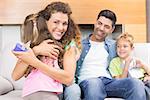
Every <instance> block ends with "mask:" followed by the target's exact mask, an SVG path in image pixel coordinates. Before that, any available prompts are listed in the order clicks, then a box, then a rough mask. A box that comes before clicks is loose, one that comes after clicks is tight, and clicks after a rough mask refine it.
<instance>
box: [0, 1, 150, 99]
mask: <svg viewBox="0 0 150 100" xmlns="http://www.w3.org/2000/svg"><path fill="white" fill-rule="evenodd" d="M52 1H57V0H5V1H0V76H2V77H4V78H6V80H5V82H4V84H5V85H2V86H4V87H6V89H2V88H1V87H0V100H21V99H20V95H21V94H20V91H19V92H18V91H15V93H13V92H12V93H10V92H11V91H12V90H14V88H15V89H17V90H21V88H22V81H24V79H22V80H20V81H19V82H14V81H12V79H10V78H11V77H10V73H11V70H12V68H9V67H13V65H14V63H15V60H16V58H15V57H14V56H13V55H12V54H11V50H12V48H13V46H14V44H15V43H17V42H21V32H22V23H23V20H24V18H25V17H26V15H28V14H30V13H36V12H37V11H39V9H41V8H43V7H45V5H47V4H48V3H50V2H52ZM61 1H65V2H68V3H69V4H70V6H71V8H72V11H73V15H72V17H73V18H74V19H75V21H76V23H77V24H78V25H79V28H80V30H81V32H82V39H84V38H85V37H86V36H87V35H88V34H90V33H91V32H92V30H93V24H94V22H95V19H96V18H95V17H96V15H97V14H98V12H99V11H100V10H101V9H111V10H113V11H114V12H115V13H116V14H117V17H118V20H117V25H116V29H115V30H114V32H113V34H112V35H110V36H109V37H110V38H112V39H115V38H116V37H117V36H118V35H119V34H121V33H123V32H129V33H130V34H132V35H133V36H134V38H135V43H136V48H137V50H136V51H134V55H135V56H137V57H141V58H142V59H143V60H145V61H146V63H147V64H149V65H150V0H121V1H118V0H112V1H110V0H82V1H80V2H79V1H77V0H61ZM87 33H88V34H87ZM10 57H11V58H10ZM4 67H8V68H4ZM7 70H8V73H7ZM4 74H7V75H6V76H5V75H4ZM8 74H9V75H8ZM2 80H3V79H1V77H0V86H1V83H2V82H1V81H2ZM6 81H9V82H12V83H9V82H6ZM12 84H13V86H12ZM6 85H8V87H7V86H6ZM1 89H2V90H1ZM7 93H10V94H7ZM4 94H7V95H4ZM16 95H17V96H16ZM2 96H3V97H2ZM18 96H19V97H18ZM10 98H15V99H10ZM106 100H122V99H106Z"/></svg>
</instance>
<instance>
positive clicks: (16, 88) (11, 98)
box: [0, 43, 150, 100]
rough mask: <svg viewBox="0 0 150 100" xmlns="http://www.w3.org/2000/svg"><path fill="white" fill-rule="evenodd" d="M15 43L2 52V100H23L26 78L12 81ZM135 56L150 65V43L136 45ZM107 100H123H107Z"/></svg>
mask: <svg viewBox="0 0 150 100" xmlns="http://www.w3.org/2000/svg"><path fill="white" fill-rule="evenodd" d="M13 47H14V43H9V45H6V46H5V47H4V48H3V49H2V51H1V52H0V53H1V54H0V57H1V58H0V100H22V98H21V90H22V86H23V82H24V78H22V79H21V80H19V81H15V82H14V81H13V80H12V79H11V72H12V70H13V68H14V65H15V63H16V60H17V59H16V57H15V56H14V55H13V54H12V53H11V50H12V48H13ZM133 55H134V56H136V57H139V58H141V59H142V60H143V61H145V62H146V63H147V64H149V65H150V43H136V44H135V50H134V52H133ZM105 100H122V99H119V98H106V99H105Z"/></svg>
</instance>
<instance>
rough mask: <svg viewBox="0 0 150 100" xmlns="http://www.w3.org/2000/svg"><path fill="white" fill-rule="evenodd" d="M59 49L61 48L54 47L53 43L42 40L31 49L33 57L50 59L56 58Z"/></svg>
mask: <svg viewBox="0 0 150 100" xmlns="http://www.w3.org/2000/svg"><path fill="white" fill-rule="evenodd" d="M59 49H61V47H59V46H58V45H55V44H54V42H53V41H52V40H50V39H48V40H44V41H43V42H42V43H40V44H39V45H38V46H35V47H33V51H34V53H35V55H44V56H49V57H50V58H52V59H57V58H58V55H59V53H60V52H59Z"/></svg>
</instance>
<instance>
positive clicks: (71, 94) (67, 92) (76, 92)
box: [63, 83, 81, 100]
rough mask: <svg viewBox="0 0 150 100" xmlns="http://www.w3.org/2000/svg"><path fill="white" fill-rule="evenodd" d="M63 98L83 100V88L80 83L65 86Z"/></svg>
mask: <svg viewBox="0 0 150 100" xmlns="http://www.w3.org/2000/svg"><path fill="white" fill-rule="evenodd" d="M63 100H81V89H80V87H79V85H78V84H76V83H73V84H72V85H70V86H66V87H65V88H64V93H63Z"/></svg>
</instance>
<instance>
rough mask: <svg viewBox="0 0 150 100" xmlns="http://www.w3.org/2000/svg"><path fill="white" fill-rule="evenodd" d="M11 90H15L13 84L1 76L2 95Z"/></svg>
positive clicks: (0, 87) (0, 90) (0, 91)
mask: <svg viewBox="0 0 150 100" xmlns="http://www.w3.org/2000/svg"><path fill="white" fill-rule="evenodd" d="M11 90H13V86H12V84H11V82H9V81H8V80H7V79H5V78H4V77H2V76H0V95H1V94H5V93H7V92H9V91H11Z"/></svg>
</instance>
